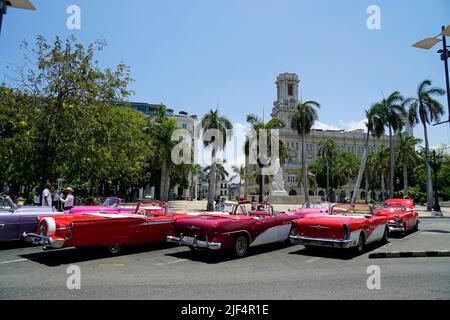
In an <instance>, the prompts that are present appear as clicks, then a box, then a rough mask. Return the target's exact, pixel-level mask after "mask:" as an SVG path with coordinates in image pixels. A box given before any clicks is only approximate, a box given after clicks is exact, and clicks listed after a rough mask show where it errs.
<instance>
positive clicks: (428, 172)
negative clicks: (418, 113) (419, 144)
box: [422, 120, 433, 211]
mask: <svg viewBox="0 0 450 320" xmlns="http://www.w3.org/2000/svg"><path fill="white" fill-rule="evenodd" d="M422 124H423V134H424V137H425V167H426V179H427V210H428V211H431V210H432V208H433V184H432V181H431V168H430V160H429V159H430V144H429V142H428V129H427V125H426V122H425V121H423V120H422Z"/></svg>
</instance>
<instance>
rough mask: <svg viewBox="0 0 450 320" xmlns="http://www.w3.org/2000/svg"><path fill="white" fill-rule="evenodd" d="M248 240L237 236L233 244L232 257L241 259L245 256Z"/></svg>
mask: <svg viewBox="0 0 450 320" xmlns="http://www.w3.org/2000/svg"><path fill="white" fill-rule="evenodd" d="M247 250H248V239H247V237H246V236H238V237H237V238H236V241H235V242H234V255H235V256H236V257H238V258H242V257H244V256H245V255H246V254H247Z"/></svg>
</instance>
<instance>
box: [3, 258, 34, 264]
mask: <svg viewBox="0 0 450 320" xmlns="http://www.w3.org/2000/svg"><path fill="white" fill-rule="evenodd" d="M23 261H28V259H17V260H10V261H1V262H0V264H9V263H16V262H23Z"/></svg>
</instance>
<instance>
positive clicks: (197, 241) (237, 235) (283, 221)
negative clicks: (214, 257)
mask: <svg viewBox="0 0 450 320" xmlns="http://www.w3.org/2000/svg"><path fill="white" fill-rule="evenodd" d="M252 206H253V208H252ZM252 209H253V210H254V209H256V211H252ZM298 218H299V216H295V215H287V214H286V213H277V212H274V210H273V207H272V206H271V205H269V204H267V203H261V204H256V208H255V204H251V203H248V202H243V203H237V204H236V203H235V204H231V203H227V204H226V205H225V208H224V210H223V211H221V212H215V213H204V214H201V215H199V216H197V217H190V218H180V219H177V220H176V221H174V224H173V228H172V231H171V232H170V233H169V235H168V236H167V241H168V242H172V243H177V244H180V245H184V246H188V247H190V248H191V249H193V250H195V249H197V248H201V249H213V250H228V249H231V250H232V251H233V253H234V254H235V256H237V257H243V256H245V255H246V254H247V251H248V248H249V247H251V246H259V245H264V244H269V243H274V242H282V241H284V242H286V243H289V235H290V234H291V232H292V230H293V227H292V223H291V222H292V221H293V220H294V219H298Z"/></svg>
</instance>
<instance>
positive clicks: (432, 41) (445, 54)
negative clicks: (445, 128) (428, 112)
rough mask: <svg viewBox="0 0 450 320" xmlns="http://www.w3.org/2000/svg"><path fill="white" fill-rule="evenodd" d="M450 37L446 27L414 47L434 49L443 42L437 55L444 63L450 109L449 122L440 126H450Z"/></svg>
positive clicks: (449, 29) (448, 27) (449, 30)
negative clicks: (448, 40)
mask: <svg viewBox="0 0 450 320" xmlns="http://www.w3.org/2000/svg"><path fill="white" fill-rule="evenodd" d="M440 36H442V39H439V37H440ZM449 36H450V25H449V26H447V28H446V27H445V26H442V32H441V33H440V34H439V35H437V36H435V37H433V38H426V39H424V40H421V41H419V42H417V43H415V44H413V47H415V48H419V49H426V50H428V49H431V48H433V47H434V46H435V45H436V44H437V43H439V42H440V41H442V50H439V51H438V52H437V53H440V54H441V60H442V61H444V68H445V83H446V87H447V107H448V120H447V121H444V122H441V123H437V124H435V125H439V124H443V123H447V122H448V123H449V125H450V80H449V75H448V58H449V57H450V54H449V53H450V52H449V50H448V48H449V47H450V46H447V39H446V37H449Z"/></svg>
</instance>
